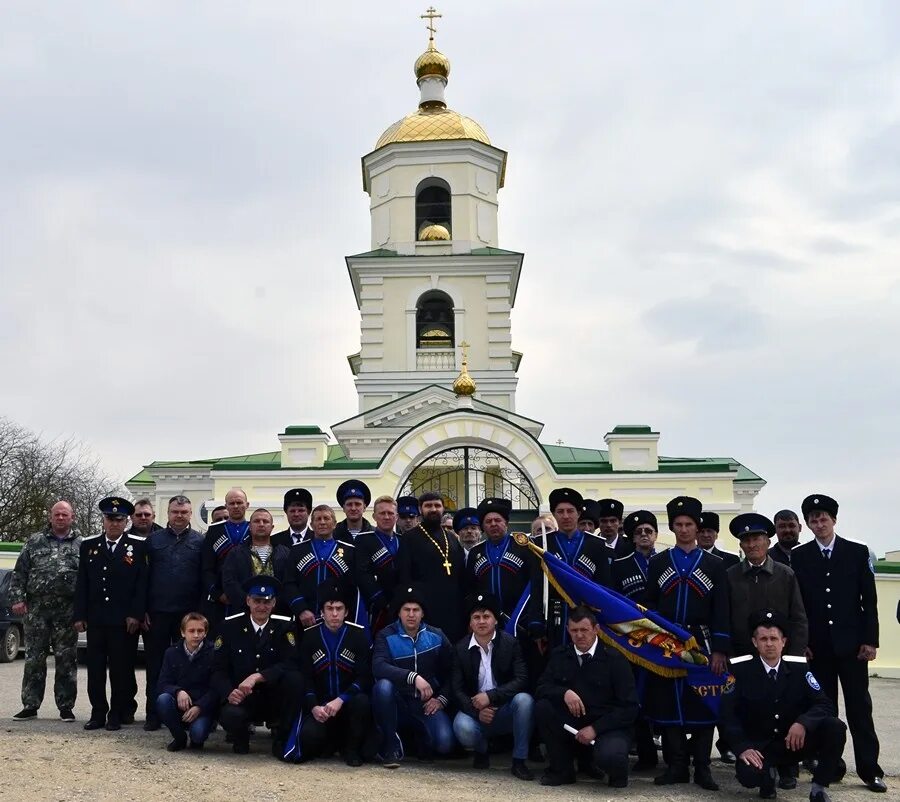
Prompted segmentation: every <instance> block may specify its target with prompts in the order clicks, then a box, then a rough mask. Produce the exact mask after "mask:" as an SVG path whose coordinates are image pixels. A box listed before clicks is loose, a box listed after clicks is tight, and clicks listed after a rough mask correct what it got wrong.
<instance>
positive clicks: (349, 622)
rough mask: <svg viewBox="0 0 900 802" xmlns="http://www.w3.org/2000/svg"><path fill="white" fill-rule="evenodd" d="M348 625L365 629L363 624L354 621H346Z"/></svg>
mask: <svg viewBox="0 0 900 802" xmlns="http://www.w3.org/2000/svg"><path fill="white" fill-rule="evenodd" d="M344 623H345V624H346V625H347V626H348V627H356V628H357V629H365V627H364V626H363V625H362V624H354V623H353V622H352V621H344Z"/></svg>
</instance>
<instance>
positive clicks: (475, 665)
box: [453, 593, 534, 780]
mask: <svg viewBox="0 0 900 802" xmlns="http://www.w3.org/2000/svg"><path fill="white" fill-rule="evenodd" d="M466 608H467V610H468V612H469V628H470V630H471V635H467V636H466V637H464V638H463V639H462V640H461V641H459V643H457V644H456V647H455V655H454V656H455V660H454V662H453V695H454V698H455V700H456V704H457V705H458V707H459V712H458V713H457V714H456V717H455V718H454V719H453V732H454V733H455V734H456V737H457V740H459V742H460V743H461V744H462V745H463V746H464V747H467V748H469V749H473V750H474V751H475V760H474V763H473V765H474V767H475V768H476V769H487V768H489V767H490V757H489V756H488V738H489V737H491V736H494V735H508V734H510V733H512V736H513V762H512V775H513V777H518V778H519V779H520V780H533V779H534V775H533V774H532V773H531V771H530V770H529V768H528V766H527V765H526V764H525V758H526V757H527V756H528V744H529V741H530V740H531V733H532V730H533V729H534V719H533V714H534V699H532V698H531V696H530V695H529V694H527V693H525V687H526V685H527V684H528V668H527V667H526V665H525V658H524V657H523V656H522V648H521V647H520V646H519V641H518V640H517V639H516V638H514V637H513V636H512V635H510V634H509V633H508V632H504V631H503V630H502V629H497V619H498V618H499V617H500V600H499V599H498V598H497V597H496V596H492V595H490V594H486V593H484V594H482V593H479V594H477V595H472V596H470V597H469V598H468V599H466Z"/></svg>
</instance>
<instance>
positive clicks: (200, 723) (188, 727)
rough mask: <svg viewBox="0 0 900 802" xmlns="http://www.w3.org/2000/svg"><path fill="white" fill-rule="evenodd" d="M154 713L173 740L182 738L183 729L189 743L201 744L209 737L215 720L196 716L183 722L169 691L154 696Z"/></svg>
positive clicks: (210, 717)
mask: <svg viewBox="0 0 900 802" xmlns="http://www.w3.org/2000/svg"><path fill="white" fill-rule="evenodd" d="M156 715H158V716H159V720H160V721H161V722H162V723H163V724H165V725H166V726H167V727H168V728H169V732H171V733H172V737H173V738H174V739H175V740H181V739H182V738H184V735H185V731H187V734H188V735H189V736H190V739H191V743H195V744H202V743H203V742H204V741H206V739H207V738H209V734H210V733H211V732H212V730H213V727H215V726H216V722H215V721H214V720H213V718H212V716H202V715H201V716H197V718H195V719H194V720H193V721H192V722H191V723H190V724H185V723H184V722H183V721H182V720H181V717H182V715H183V713H182V712H181V711H180V710H179V709H178V703H177V702H176V701H175V697H174V696H172V694H170V693H161V694H160V695H159V696H157V697H156Z"/></svg>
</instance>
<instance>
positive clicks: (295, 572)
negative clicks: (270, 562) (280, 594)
mask: <svg viewBox="0 0 900 802" xmlns="http://www.w3.org/2000/svg"><path fill="white" fill-rule="evenodd" d="M311 517H312V531H313V536H312V537H311V538H309V539H308V540H304V541H303V542H302V543H298V544H297V545H296V546H294V547H293V548H292V549H291V552H290V554H289V555H288V562H287V567H286V568H285V573H284V597H285V600H286V601H287V604H288V605H289V606H290V608H291V613H292V614H293V615H294V617H295V618H296V619H297V621H298V622H299V623H300V625H301V626H303V627H304V628H306V627H311V626H312V625H313V624H315V623H316V608H317V602H316V590H317V588H318V587H319V585H321V584H322V583H323V582H324V581H325V580H326V579H330V580H332V581H343V582H346V583H347V593H348V596H350V595H352V597H353V598H352V599H350V598H348V599H347V601H348V602H349V608H350V611H349V613H348V618H349V620H351V621H353V622H354V623H361V622H362V621H364V620H365V615H366V608H365V605H364V604H362V602H361V600H360V597H359V593H358V592H357V590H356V547H355V546H354V545H353V543H351V542H350V541H349V540H338V539H337V538H335V536H334V533H335V531H336V530H335V519H334V511H333V510H332V509H331V507H329V506H328V505H327V504H319V505H318V506H316V507H314V508H313V511H312V516H311ZM351 586H352V589H353V590H352V593H351V591H350V588H351Z"/></svg>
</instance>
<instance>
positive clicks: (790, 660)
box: [781, 654, 806, 663]
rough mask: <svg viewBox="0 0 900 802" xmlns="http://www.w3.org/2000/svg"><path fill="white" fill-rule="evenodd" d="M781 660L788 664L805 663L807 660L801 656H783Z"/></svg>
mask: <svg viewBox="0 0 900 802" xmlns="http://www.w3.org/2000/svg"><path fill="white" fill-rule="evenodd" d="M781 659H782V660H784V661H785V662H788V663H805V662H806V658H805V657H803V656H802V655H799V654H783V655H781Z"/></svg>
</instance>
